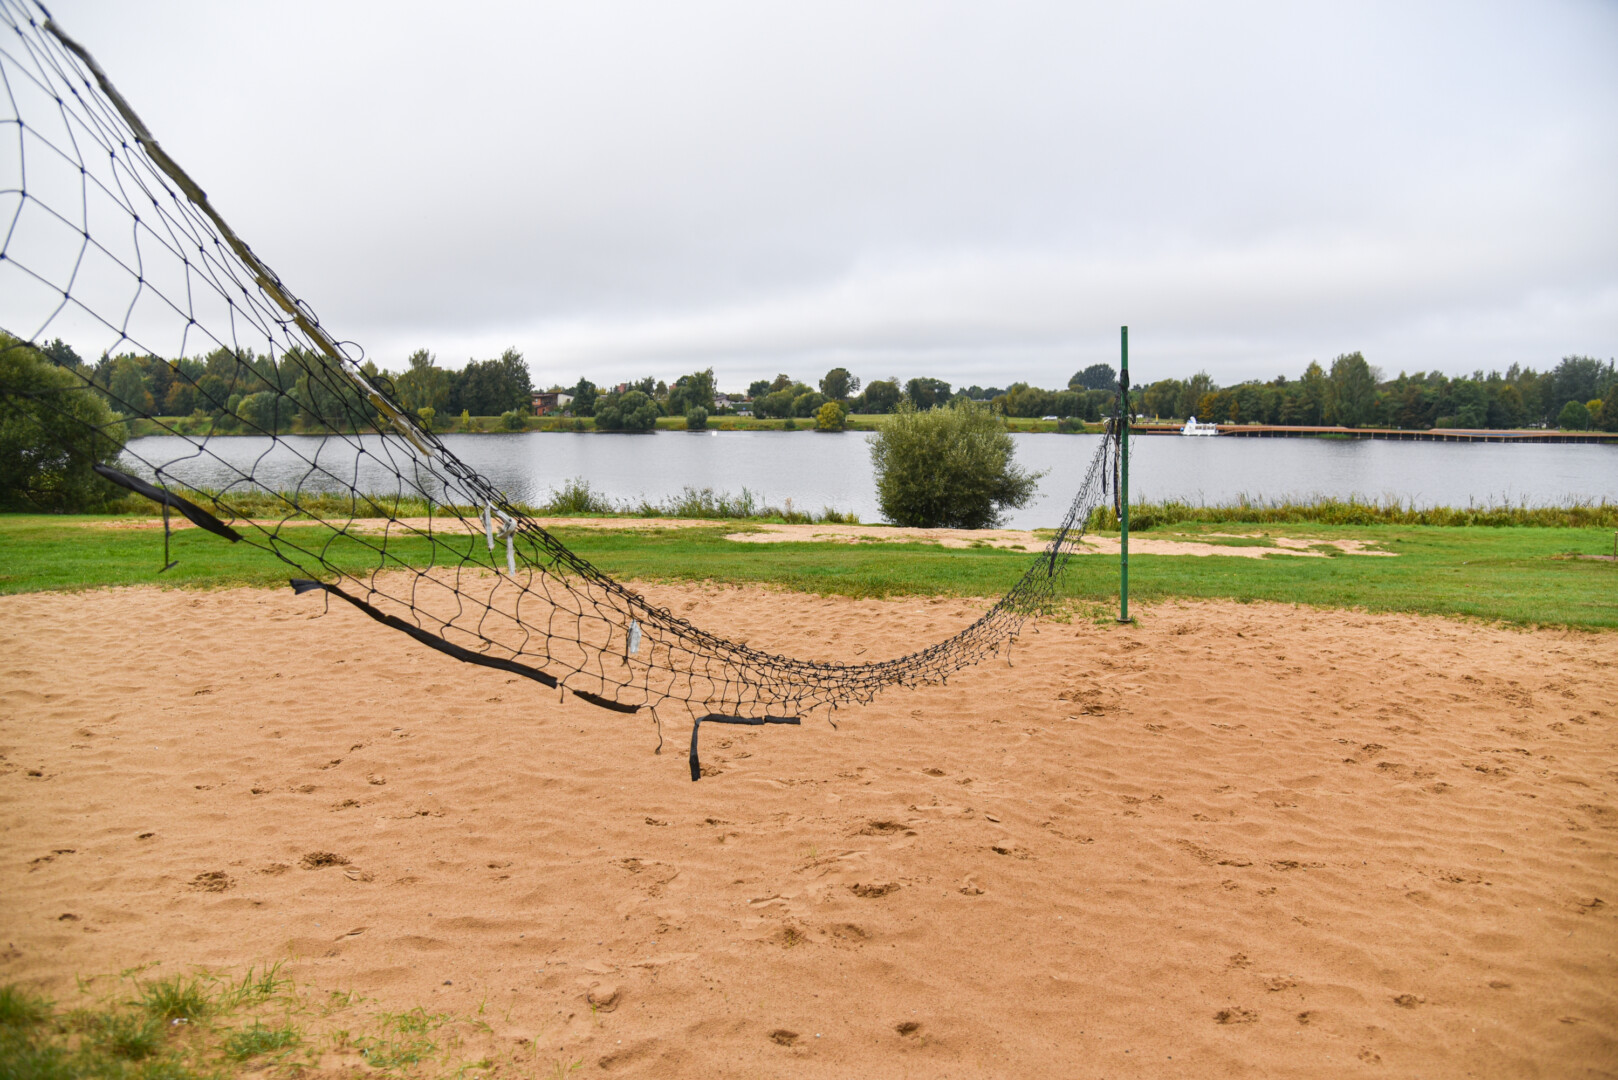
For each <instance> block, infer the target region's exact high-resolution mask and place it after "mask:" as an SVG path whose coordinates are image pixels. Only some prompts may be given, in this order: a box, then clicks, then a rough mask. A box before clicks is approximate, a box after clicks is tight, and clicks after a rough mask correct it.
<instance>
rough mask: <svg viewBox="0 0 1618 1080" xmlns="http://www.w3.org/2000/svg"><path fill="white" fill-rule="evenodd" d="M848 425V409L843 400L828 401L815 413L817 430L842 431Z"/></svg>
mask: <svg viewBox="0 0 1618 1080" xmlns="http://www.w3.org/2000/svg"><path fill="white" fill-rule="evenodd" d="M847 426H848V410H847V409H845V408H843V403H842V402H841V401H828V402H826V404H824V405H822V406H821V407H820V411H819V412H817V413H815V430H816V431H842V430H843V429H844V428H846V427H847Z"/></svg>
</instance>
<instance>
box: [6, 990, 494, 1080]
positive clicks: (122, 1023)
mask: <svg viewBox="0 0 1618 1080" xmlns="http://www.w3.org/2000/svg"><path fill="white" fill-rule="evenodd" d="M140 970H141V969H133V970H132V971H130V972H126V973H124V974H123V975H120V976H118V977H117V979H116V981H115V982H114V984H113V987H112V989H111V990H110V991H109V992H108V993H106V994H104V995H102V996H100V997H96V996H94V995H93V994H92V987H94V986H95V985H97V983H98V982H104V980H98V979H80V980H79V995H80V1000H79V1001H78V1002H77V1003H75V1005H74V1006H73V1007H72V1008H69V1009H66V1010H65V1011H60V1012H58V1011H57V1008H56V1006H55V1005H54V1004H53V1003H52V1002H50V1001H48V1000H47V999H45V998H43V997H40V996H39V995H37V994H34V993H32V992H30V991H28V990H27V989H25V988H23V987H19V986H16V985H9V984H8V985H3V986H0V1080H205V1078H211V1080H219V1078H222V1077H225V1076H238V1075H244V1074H247V1073H250V1074H253V1075H265V1076H272V1077H274V1076H299V1075H307V1074H308V1073H309V1072H311V1071H313V1072H317V1073H318V1074H319V1075H322V1076H325V1075H333V1074H334V1070H335V1072H336V1073H340V1074H341V1075H344V1076H347V1075H350V1073H352V1072H353V1070H354V1068H355V1066H356V1065H357V1062H356V1061H355V1055H356V1053H358V1055H359V1056H360V1057H361V1058H363V1059H364V1060H365V1062H366V1064H367V1065H368V1066H369V1068H367V1069H365V1073H366V1075H368V1076H370V1075H375V1076H378V1077H384V1076H389V1077H400V1078H403V1077H414V1076H420V1075H432V1076H440V1075H442V1076H467V1075H471V1074H472V1073H473V1072H474V1071H479V1070H487V1069H491V1068H499V1067H501V1066H502V1065H503V1064H506V1063H508V1061H509V1063H510V1064H513V1065H515V1064H516V1062H515V1061H514V1060H511V1059H510V1055H509V1053H507V1054H505V1055H504V1056H501V1057H500V1058H499V1060H497V1059H496V1057H490V1056H488V1055H487V1054H484V1055H482V1056H477V1055H470V1054H468V1055H465V1056H464V1057H463V1056H462V1054H461V1052H460V1048H461V1045H462V1043H463V1041H464V1039H465V1038H466V1037H468V1036H477V1035H482V1036H489V1035H491V1034H492V1033H491V1032H490V1029H489V1027H488V1025H487V1024H484V1023H482V1022H480V1021H477V1020H475V1019H470V1018H461V1017H456V1016H454V1015H452V1014H450V1013H429V1012H427V1011H426V1010H424V1009H420V1008H417V1009H411V1010H409V1011H406V1012H398V1013H387V1012H378V1013H373V1014H370V1015H361V1014H358V1013H357V1012H356V1008H357V1006H358V1004H359V1002H360V1001H361V1000H363V999H359V998H356V997H355V996H354V995H353V994H352V993H343V992H332V993H330V994H312V995H307V996H306V995H304V994H300V993H299V992H298V990H297V988H296V987H295V986H294V985H293V984H292V982H291V980H290V979H287V978H286V977H284V976H283V975H281V974H280V965H279V964H272V965H265V966H264V967H262V968H249V969H248V970H247V972H246V973H245V974H242V975H240V976H236V977H226V976H223V975H219V974H215V973H211V972H207V971H199V972H196V973H194V974H191V975H186V976H173V977H170V978H167V979H161V980H155V981H142V980H140V979H139V978H138V974H139V971H140ZM340 1024H346V1025H347V1026H346V1027H343V1026H339V1025H340ZM490 1048H492V1044H491V1045H486V1046H485V1047H484V1049H485V1050H488V1049H490Z"/></svg>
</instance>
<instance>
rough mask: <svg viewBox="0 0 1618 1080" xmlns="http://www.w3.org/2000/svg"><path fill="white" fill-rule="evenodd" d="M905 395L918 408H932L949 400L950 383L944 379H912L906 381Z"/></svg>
mask: <svg viewBox="0 0 1618 1080" xmlns="http://www.w3.org/2000/svg"><path fill="white" fill-rule="evenodd" d="M905 397H907V398H909V399H910V404H912V405H914V406H915V407H916V408H918V409H930V408H932V407H933V406H934V405H942V404H944V402H946V401H948V400H949V383H947V382H945V381H944V380H943V379H911V380H910V381H909V382H907V383H905Z"/></svg>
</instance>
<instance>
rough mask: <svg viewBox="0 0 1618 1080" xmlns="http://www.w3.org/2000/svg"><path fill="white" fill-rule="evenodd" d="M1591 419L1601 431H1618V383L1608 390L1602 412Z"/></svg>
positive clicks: (1603, 401) (1602, 400) (1603, 399)
mask: <svg viewBox="0 0 1618 1080" xmlns="http://www.w3.org/2000/svg"><path fill="white" fill-rule="evenodd" d="M1591 419H1592V421H1593V422H1594V424H1595V426H1596V428H1597V429H1599V430H1601V431H1618V383H1614V384H1613V385H1612V386H1609V387H1608V388H1607V396H1606V397H1604V398H1602V399H1601V412H1600V413H1599V414H1598V415H1596V416H1594V417H1592V418H1591Z"/></svg>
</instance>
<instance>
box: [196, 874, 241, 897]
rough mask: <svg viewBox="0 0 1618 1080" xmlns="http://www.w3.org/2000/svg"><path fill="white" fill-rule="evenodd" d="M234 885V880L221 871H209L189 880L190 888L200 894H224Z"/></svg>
mask: <svg viewBox="0 0 1618 1080" xmlns="http://www.w3.org/2000/svg"><path fill="white" fill-rule="evenodd" d="M235 884H236V882H235V879H233V878H232V877H231V876H230V875H229V874H227V873H225V872H224V871H223V870H209V871H206V872H204V873H201V874H198V875H197V876H196V877H194V878H192V879H191V888H193V889H196V890H198V891H200V892H224V891H225V890H226V889H228V888H230V887H231V886H232V885H235Z"/></svg>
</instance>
